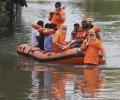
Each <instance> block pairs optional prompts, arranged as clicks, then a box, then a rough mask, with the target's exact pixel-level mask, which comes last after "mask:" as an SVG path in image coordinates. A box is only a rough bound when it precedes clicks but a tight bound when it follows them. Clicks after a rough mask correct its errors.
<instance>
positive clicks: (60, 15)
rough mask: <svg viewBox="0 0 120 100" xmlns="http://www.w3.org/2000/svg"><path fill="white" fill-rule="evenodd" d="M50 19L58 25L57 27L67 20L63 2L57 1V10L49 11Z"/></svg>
mask: <svg viewBox="0 0 120 100" xmlns="http://www.w3.org/2000/svg"><path fill="white" fill-rule="evenodd" d="M48 19H49V21H50V22H51V23H53V24H56V25H57V29H59V28H60V27H61V25H63V24H64V23H65V21H66V14H65V11H64V9H63V8H62V7H61V2H56V3H55V10H54V11H53V12H50V13H49V18H48Z"/></svg>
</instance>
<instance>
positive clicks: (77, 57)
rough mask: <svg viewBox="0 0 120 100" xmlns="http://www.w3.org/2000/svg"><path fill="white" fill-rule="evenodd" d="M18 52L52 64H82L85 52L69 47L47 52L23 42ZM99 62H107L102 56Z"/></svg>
mask: <svg viewBox="0 0 120 100" xmlns="http://www.w3.org/2000/svg"><path fill="white" fill-rule="evenodd" d="M17 52H18V54H22V55H24V56H28V57H33V58H34V59H36V60H38V61H40V62H46V63H52V64H74V65H82V64H83V59H84V53H83V52H82V51H81V50H80V48H72V49H67V50H64V51H61V52H59V53H55V52H50V53H45V52H44V51H41V50H40V48H38V47H34V46H32V45H30V44H22V45H20V46H18V48H17ZM99 64H105V60H103V59H102V57H101V56H100V57H99Z"/></svg>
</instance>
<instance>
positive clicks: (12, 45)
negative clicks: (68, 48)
mask: <svg viewBox="0 0 120 100" xmlns="http://www.w3.org/2000/svg"><path fill="white" fill-rule="evenodd" d="M55 2H56V1H55V0H43V1H42V0H39V1H36V0H35V1H34V0H33V1H32V0H30V1H28V7H27V8H25V7H24V8H23V9H22V14H21V15H18V17H17V20H16V24H15V27H16V28H15V29H14V30H12V31H10V30H8V29H7V28H6V27H0V30H1V31H0V100H120V87H119V86H120V51H119V50H120V11H119V9H120V7H119V5H120V1H119V0H115V1H113V0H61V2H62V5H63V6H65V11H66V12H67V24H68V31H67V38H66V40H70V32H71V31H72V29H73V24H74V23H76V22H78V23H81V21H82V20H83V18H84V17H92V18H93V19H94V23H95V24H97V25H98V26H100V27H101V28H102V33H101V34H102V39H103V45H104V47H105V50H106V54H107V62H106V64H105V65H100V66H99V67H98V66H96V67H92V68H90V67H84V66H78V65H53V64H41V63H40V62H37V61H34V60H32V59H29V58H26V57H25V58H24V59H23V58H21V57H19V56H18V54H17V52H16V48H17V46H19V45H20V44H22V43H31V42H32V41H31V35H32V33H31V31H32V27H31V24H32V23H33V22H36V21H37V20H39V19H42V20H43V21H44V22H45V23H46V22H48V19H47V18H48V13H49V12H50V11H51V10H52V9H53V8H54V4H55ZM0 17H1V16H0ZM3 22H4V20H3ZM0 24H1V25H0V26H2V23H0Z"/></svg>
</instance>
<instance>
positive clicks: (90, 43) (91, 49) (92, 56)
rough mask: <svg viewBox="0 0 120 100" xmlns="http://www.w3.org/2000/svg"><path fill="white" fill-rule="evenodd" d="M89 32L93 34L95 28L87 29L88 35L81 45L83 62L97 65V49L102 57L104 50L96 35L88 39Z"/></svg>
mask: <svg viewBox="0 0 120 100" xmlns="http://www.w3.org/2000/svg"><path fill="white" fill-rule="evenodd" d="M90 34H94V35H95V30H94V29H90V30H89V34H88V37H87V39H86V40H84V42H83V44H82V46H81V49H82V50H84V51H85V56H84V63H85V64H94V65H98V61H99V51H100V52H101V53H102V54H103V56H104V57H105V51H104V49H103V47H102V43H101V41H100V40H99V39H97V38H96V37H95V38H94V39H90V37H89V35H90Z"/></svg>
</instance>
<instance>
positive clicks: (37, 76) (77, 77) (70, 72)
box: [20, 57, 105, 100]
mask: <svg viewBox="0 0 120 100" xmlns="http://www.w3.org/2000/svg"><path fill="white" fill-rule="evenodd" d="M23 59H24V60H20V63H21V64H22V65H23V66H22V67H21V70H23V71H30V72H31V73H30V76H31V84H32V87H31V88H30V89H29V90H30V91H31V92H30V93H29V94H28V98H29V99H32V100H38V99H49V100H81V99H84V98H87V99H88V98H93V99H94V98H99V96H100V92H101V90H102V89H103V88H104V86H103V84H104V81H105V70H103V69H100V68H99V67H98V66H71V65H69V66H64V65H54V67H53V65H45V64H43V65H42V64H37V63H36V64H35V63H34V64H33V63H28V62H29V61H31V59H28V58H26V57H25V58H24V57H23ZM21 61H22V62H21ZM31 62H32V61H31Z"/></svg>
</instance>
